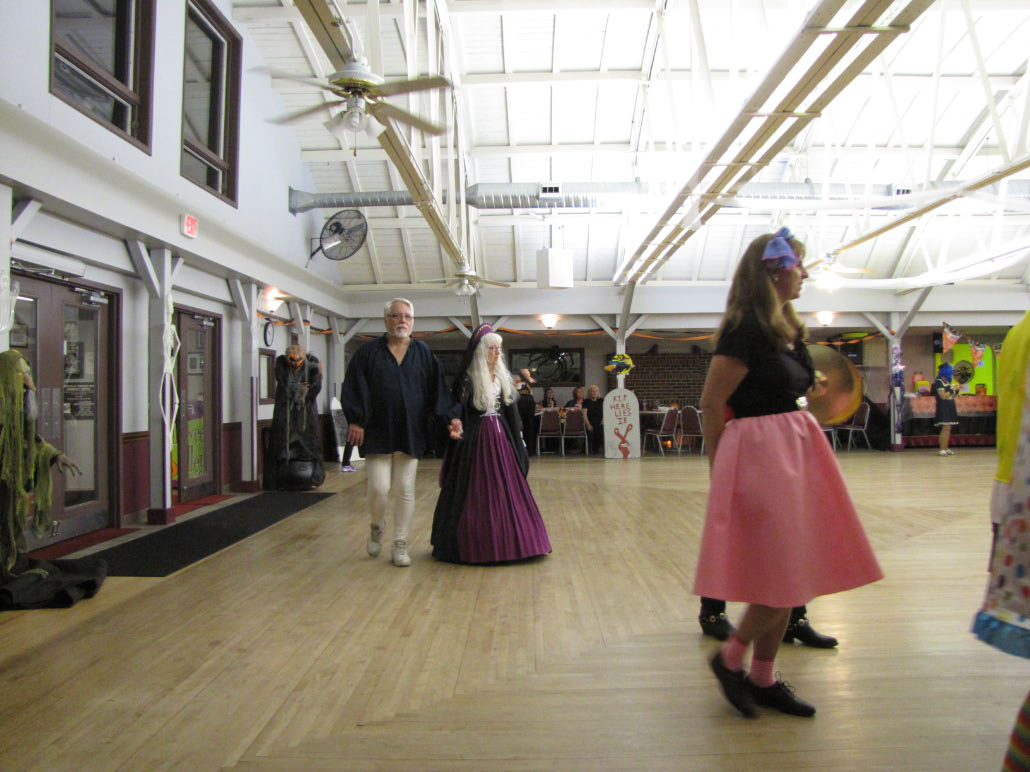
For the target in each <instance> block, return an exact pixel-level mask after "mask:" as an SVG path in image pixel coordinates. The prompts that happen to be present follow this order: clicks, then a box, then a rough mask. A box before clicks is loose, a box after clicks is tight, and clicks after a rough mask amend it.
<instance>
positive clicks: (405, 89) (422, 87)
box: [376, 75, 451, 96]
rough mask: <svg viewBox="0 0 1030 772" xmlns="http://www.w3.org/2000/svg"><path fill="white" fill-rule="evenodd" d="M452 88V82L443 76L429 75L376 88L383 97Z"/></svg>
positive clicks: (392, 82)
mask: <svg viewBox="0 0 1030 772" xmlns="http://www.w3.org/2000/svg"><path fill="white" fill-rule="evenodd" d="M450 87H451V82H450V81H449V80H447V78H445V77H443V76H442V75H427V76H425V77H423V78H413V79H412V80H395V81H391V82H389V83H383V84H382V85H381V86H377V87H376V91H378V92H379V94H380V95H382V96H396V95H397V94H410V93H411V92H412V91H429V90H431V89H434V88H450Z"/></svg>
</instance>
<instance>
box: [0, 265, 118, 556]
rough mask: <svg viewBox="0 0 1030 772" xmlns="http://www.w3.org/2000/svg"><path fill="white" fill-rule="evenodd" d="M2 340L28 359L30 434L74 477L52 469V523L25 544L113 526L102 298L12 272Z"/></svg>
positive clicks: (106, 317) (105, 302)
mask: <svg viewBox="0 0 1030 772" xmlns="http://www.w3.org/2000/svg"><path fill="white" fill-rule="evenodd" d="M19 281H20V283H21V291H20V293H19V297H18V303H17V305H16V306H15V321H14V325H13V327H12V328H11V331H10V333H9V345H10V347H11V348H12V349H16V350H18V351H20V352H21V354H22V355H23V356H24V357H25V359H26V360H27V361H28V363H29V366H30V367H31V368H32V374H33V378H34V380H35V383H36V399H37V402H38V404H39V420H38V423H37V433H38V434H39V436H40V437H42V438H43V439H44V440H46V441H47V442H49V443H50V444H52V445H54V446H55V447H57V448H59V449H61V450H63V451H64V452H65V453H66V454H67V455H68V457H69V458H71V459H72V460H73V461H74V462H75V463H76V464H77V465H78V466H79V468H80V469H81V470H82V474H81V475H78V476H76V475H72V474H68V475H62V474H59V473H58V474H54V476H53V483H54V499H53V502H54V503H53V512H52V519H53V521H54V523H55V525H54V527H53V528H52V529H51V530H50V531H49V532H48V533H47V534H46V535H44V536H43V537H42V538H39V539H36V538H34V537H31V535H29V534H27V536H29V548H30V549H35V548H36V547H40V546H44V545H46V544H51V543H53V542H56V541H62V540H64V539H70V538H72V537H74V536H78V535H80V534H83V533H88V532H90V531H95V530H98V529H100V528H106V527H108V526H110V525H113V523H114V520H115V511H114V507H113V506H112V501H111V499H112V497H111V490H112V488H113V483H112V479H111V477H112V474H113V471H114V470H113V469H112V465H111V459H114V458H116V457H117V456H116V453H115V448H114V447H113V445H112V443H113V442H114V437H113V436H112V435H113V432H112V431H111V420H110V417H111V410H112V408H111V404H110V399H111V389H110V384H111V383H112V381H113V378H114V374H113V372H112V368H111V352H110V348H111V339H110V334H111V329H110V318H111V309H110V302H109V301H110V298H109V297H108V296H107V295H106V294H105V293H103V292H101V291H99V290H94V289H89V288H84V287H73V286H68V285H65V284H59V283H55V282H48V281H43V280H41V279H38V278H36V277H28V276H25V277H21V276H20V277H19Z"/></svg>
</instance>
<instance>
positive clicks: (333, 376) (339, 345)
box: [322, 316, 344, 406]
mask: <svg viewBox="0 0 1030 772" xmlns="http://www.w3.org/2000/svg"><path fill="white" fill-rule="evenodd" d="M329 329H330V330H332V332H331V333H330V335H329V345H328V347H327V352H328V353H327V354H326V363H325V372H323V374H322V378H323V381H322V391H323V392H325V393H326V400H327V401H328V402H329V403H330V406H331V405H332V400H333V397H336V398H337V399H339V398H340V389H338V388H337V385H338V384H342V383H343V373H344V361H343V335H342V334H341V333H342V329H343V327H342V325H341V324H340V319H339V317H336V316H330V317H329Z"/></svg>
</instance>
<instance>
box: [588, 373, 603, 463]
mask: <svg viewBox="0 0 1030 772" xmlns="http://www.w3.org/2000/svg"><path fill="white" fill-rule="evenodd" d="M583 409H584V410H586V411H587V416H586V417H587V438H588V439H589V440H590V454H591V455H594V454H599V455H602V456H603V455H604V399H603V398H602V397H601V388H600V387H599V386H598V385H597V384H596V383H595V384H593V385H592V386H591V387H590V388H589V389H587V396H586V399H584V400H583Z"/></svg>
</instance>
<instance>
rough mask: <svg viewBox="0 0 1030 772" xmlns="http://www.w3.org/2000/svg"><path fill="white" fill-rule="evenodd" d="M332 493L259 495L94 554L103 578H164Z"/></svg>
mask: <svg viewBox="0 0 1030 772" xmlns="http://www.w3.org/2000/svg"><path fill="white" fill-rule="evenodd" d="M332 495H333V494H332V493H308V492H305V493H296V492H290V493H285V492H275V493H271V492H270V493H261V494H258V495H257V496H251V497H250V498H249V499H244V500H243V501H240V502H238V503H236V504H229V505H228V506H225V507H222V508H221V509H216V510H215V511H214V512H210V513H208V514H206V515H201V516H199V517H196V518H194V519H192V520H187V521H186V522H184V523H176V524H174V525H170V526H168V527H167V528H162V529H161V530H159V531H155V532H154V533H151V534H148V535H147V536H141V537H140V538H138V539H133V540H132V541H128V542H125V543H124V544H118V545H116V546H114V547H109V548H108V549H106V550H102V551H100V552H96V553H93V556H95V557H99V558H103V559H104V560H106V561H107V575H108V576H168V575H169V574H174V573H175V572H176V571H178V570H180V569H182V568H185V567H186V566H188V565H190V564H191V563H196V562H197V561H198V560H201V559H203V558H206V557H207V556H208V555H213V554H214V553H216V552H218V551H219V550H222V549H225V548H226V547H229V546H231V545H233V544H235V543H236V542H238V541H240V540H242V539H246V538H247V537H248V536H253V535H254V534H255V533H257V532H258V531H261V530H264V529H265V528H267V527H268V526H270V525H274V524H275V523H278V522H279V521H280V520H284V519H285V518H287V517H289V516H290V515H295V514H296V513H297V512H300V511H301V510H302V509H307V508H308V507H310V506H312V505H314V504H317V503H318V502H320V501H322V500H323V499H327V498H329V497H330V496H332Z"/></svg>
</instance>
